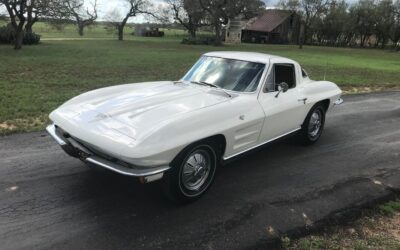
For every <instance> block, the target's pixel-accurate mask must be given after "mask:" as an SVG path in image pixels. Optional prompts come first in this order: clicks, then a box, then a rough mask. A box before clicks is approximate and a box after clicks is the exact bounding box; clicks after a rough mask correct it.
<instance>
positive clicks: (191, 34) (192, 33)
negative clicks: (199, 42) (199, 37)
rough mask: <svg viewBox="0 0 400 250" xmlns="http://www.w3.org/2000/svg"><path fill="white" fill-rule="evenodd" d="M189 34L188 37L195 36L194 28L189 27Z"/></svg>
mask: <svg viewBox="0 0 400 250" xmlns="http://www.w3.org/2000/svg"><path fill="white" fill-rule="evenodd" d="M189 36H190V38H193V39H194V38H196V30H194V29H190V30H189Z"/></svg>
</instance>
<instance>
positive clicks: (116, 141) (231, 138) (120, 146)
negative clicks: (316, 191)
mask: <svg viewBox="0 0 400 250" xmlns="http://www.w3.org/2000/svg"><path fill="white" fill-rule="evenodd" d="M204 56H210V57H221V58H229V59H236V60H243V61H251V62H259V63H264V64H266V65H267V67H266V68H265V70H264V73H263V76H262V78H261V81H260V83H259V86H258V88H257V90H256V91H255V92H251V93H243V92H235V91H228V90H226V92H228V93H229V94H230V95H231V97H229V96H228V95H227V94H226V93H224V91H223V90H219V89H214V88H210V87H208V86H200V85H195V84H191V83H186V82H172V81H163V82H149V83H136V84H125V85H119V86H112V87H107V88H102V89H98V90H94V91H90V92H87V93H84V94H82V95H79V96H77V97H75V98H72V99H71V100H69V101H67V102H66V103H64V104H63V105H62V106H60V107H59V108H58V109H56V110H55V111H53V112H52V113H51V114H50V119H51V120H52V121H53V122H54V124H55V125H57V126H59V127H60V128H62V129H63V130H64V131H66V132H68V134H70V135H71V136H73V137H74V138H78V139H79V140H81V141H84V142H85V143H87V144H88V145H91V147H93V148H95V149H97V150H99V151H101V152H104V153H106V154H107V155H110V156H112V157H115V158H117V159H119V160H121V161H124V162H127V163H130V164H133V165H135V166H141V167H149V168H150V167H155V166H168V165H169V164H170V163H171V161H172V160H173V159H174V158H175V157H176V156H177V154H178V153H179V152H180V151H181V150H182V149H183V148H185V147H186V146H188V145H190V144H191V143H193V142H196V141H199V140H201V139H204V138H207V137H210V136H214V135H223V136H224V137H225V139H226V148H225V152H224V155H223V158H224V159H228V158H231V157H233V156H236V155H238V154H240V153H242V152H245V151H247V150H250V149H252V148H254V147H257V146H259V145H262V144H264V143H266V142H269V141H271V140H274V139H276V138H279V137H281V136H283V135H286V134H288V133H290V132H293V131H296V130H298V129H299V128H300V126H301V124H302V123H303V121H304V119H305V117H306V115H307V113H308V112H309V110H310V109H311V107H312V106H313V105H314V104H315V103H317V102H319V101H321V100H329V102H330V106H332V105H333V104H334V102H335V101H336V100H338V99H339V98H340V95H341V93H342V91H341V90H340V89H339V88H338V87H337V86H336V85H335V84H334V83H332V82H328V81H312V80H310V79H309V78H308V77H302V74H301V67H300V65H299V64H298V63H297V62H295V61H292V60H290V59H287V58H283V57H277V56H272V55H267V54H261V53H249V52H213V53H207V54H205V55H204ZM275 63H290V64H293V65H294V66H295V71H296V87H295V88H293V89H289V90H288V91H287V92H286V93H281V94H280V95H279V97H277V98H276V97H275V95H276V93H277V92H265V91H264V87H265V82H266V79H267V75H268V74H269V73H270V71H271V69H272V65H273V64H275ZM305 98H306V99H305Z"/></svg>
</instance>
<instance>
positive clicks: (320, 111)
mask: <svg viewBox="0 0 400 250" xmlns="http://www.w3.org/2000/svg"><path fill="white" fill-rule="evenodd" d="M324 125H325V107H324V105H322V104H319V103H317V104H316V105H314V107H312V108H311V110H310V112H309V113H308V115H307V117H306V119H305V120H304V123H303V125H302V127H301V130H300V133H299V141H300V143H302V144H304V145H311V144H313V143H315V142H316V141H318V139H319V138H320V137H321V134H322V131H323V129H324Z"/></svg>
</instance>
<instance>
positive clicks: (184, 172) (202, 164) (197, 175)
mask: <svg viewBox="0 0 400 250" xmlns="http://www.w3.org/2000/svg"><path fill="white" fill-rule="evenodd" d="M218 157H219V156H218V154H217V152H216V150H215V145H214V144H213V143H212V142H206V141H205V142H200V143H196V144H193V145H192V146H189V147H187V148H186V149H184V150H183V151H182V152H181V153H180V154H179V155H178V156H177V158H176V159H175V160H174V161H173V162H172V169H171V170H170V171H168V172H167V173H166V175H165V177H164V178H163V182H164V187H163V190H164V192H165V193H166V195H167V197H168V198H170V199H172V200H174V201H176V202H179V203H188V202H192V201H195V200H197V199H198V198H200V197H201V196H202V195H203V194H204V193H205V192H206V191H207V190H208V188H209V187H210V186H211V184H212V182H213V181H214V176H215V171H216V168H217V162H218Z"/></svg>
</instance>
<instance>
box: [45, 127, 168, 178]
mask: <svg viewBox="0 0 400 250" xmlns="http://www.w3.org/2000/svg"><path fill="white" fill-rule="evenodd" d="M46 130H47V132H48V133H49V134H50V135H51V137H53V138H54V140H56V142H57V143H58V144H59V145H60V146H61V148H62V149H63V150H64V151H65V152H66V153H67V154H69V155H71V156H73V157H79V158H81V160H82V161H84V162H87V163H90V164H93V165H96V166H99V167H102V168H106V169H108V170H111V171H113V172H116V173H119V174H122V175H127V176H135V177H146V176H152V175H157V174H161V173H163V172H165V171H167V170H169V169H170V168H171V167H169V166H160V167H138V166H132V168H130V167H126V166H123V165H120V164H118V163H115V162H111V161H108V160H106V159H104V158H101V157H98V156H96V155H95V154H94V153H93V152H92V151H91V150H89V149H88V148H86V147H85V146H84V145H82V144H80V143H78V142H76V141H74V140H72V139H70V140H67V139H64V138H62V137H61V136H59V135H58V134H57V132H56V126H55V124H51V125H49V126H47V127H46ZM77 149H78V150H80V151H83V152H84V153H85V154H87V157H82V156H79V154H78V150H77ZM71 152H73V153H71ZM161 177H162V175H161Z"/></svg>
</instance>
